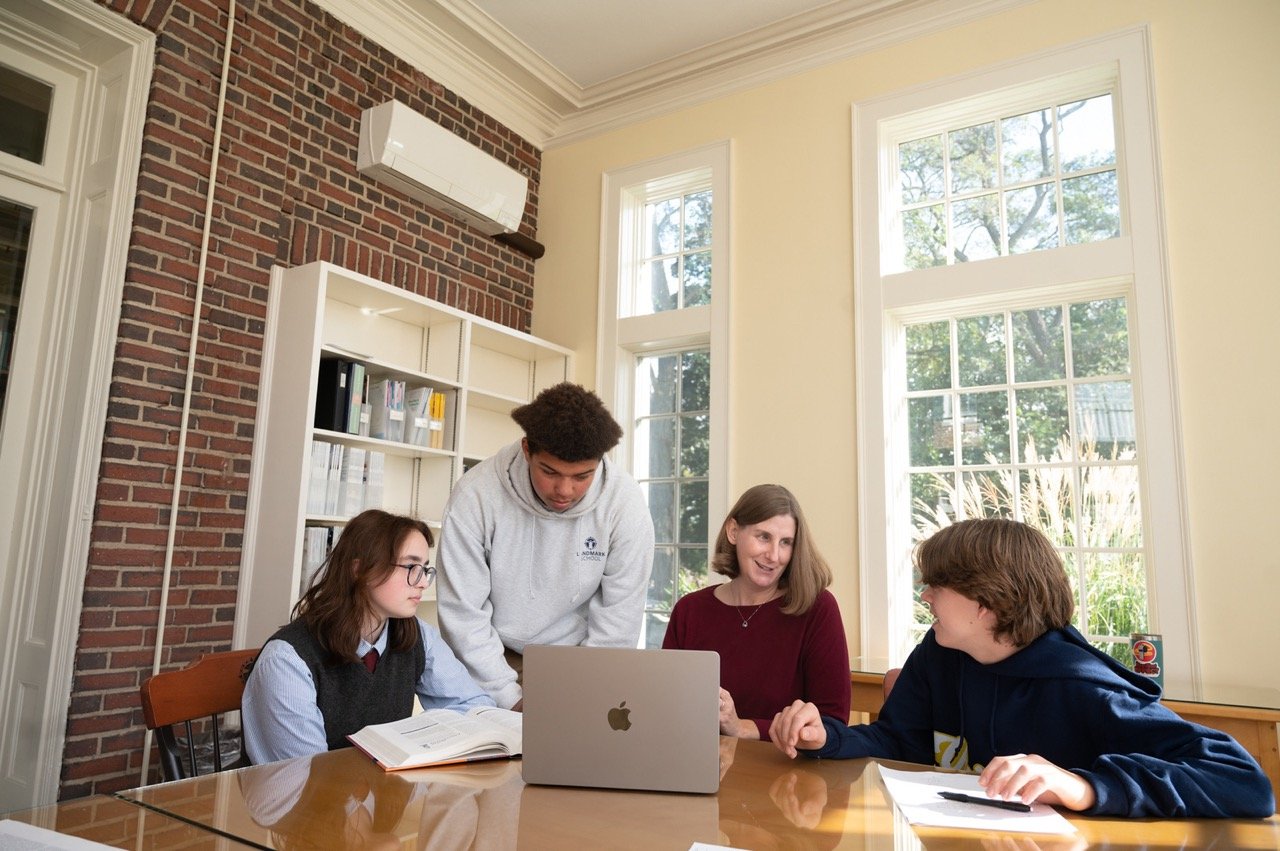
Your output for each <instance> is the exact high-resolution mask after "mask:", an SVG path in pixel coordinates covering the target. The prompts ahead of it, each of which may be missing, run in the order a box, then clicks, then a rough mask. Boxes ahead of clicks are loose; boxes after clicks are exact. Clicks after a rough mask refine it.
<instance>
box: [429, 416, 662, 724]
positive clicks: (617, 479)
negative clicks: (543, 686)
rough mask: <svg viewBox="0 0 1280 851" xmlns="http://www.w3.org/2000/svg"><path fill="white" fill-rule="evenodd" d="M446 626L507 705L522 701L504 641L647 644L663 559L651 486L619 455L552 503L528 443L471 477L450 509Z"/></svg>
mask: <svg viewBox="0 0 1280 851" xmlns="http://www.w3.org/2000/svg"><path fill="white" fill-rule="evenodd" d="M438 562H439V567H440V587H439V591H438V603H437V605H438V608H439V615H440V631H441V633H442V634H443V635H444V638H445V640H446V641H447V642H448V643H449V646H450V647H452V648H453V652H454V653H455V654H456V655H457V657H458V658H459V659H461V660H462V663H463V664H464V665H466V666H467V670H468V671H469V672H470V673H471V676H472V677H474V678H475V680H476V682H478V683H479V684H480V685H481V686H482V687H483V688H484V689H485V690H486V691H487V692H489V694H490V695H492V696H493V699H494V700H495V701H496V702H497V704H498V705H499V706H501V707H504V708H510V707H511V706H513V705H515V703H516V702H517V701H519V700H520V697H521V691H520V686H519V685H518V684H517V683H516V675H515V672H514V671H512V670H511V668H510V666H508V665H507V663H506V661H505V660H504V659H503V651H504V648H510V649H511V650H514V651H516V652H517V653H520V652H523V651H524V647H525V645H526V644H590V645H595V646H609V647H635V646H636V644H637V642H638V641H639V638H640V628H641V625H642V623H643V619H644V601H645V591H646V589H647V588H648V584H649V573H650V571H651V570H652V568H653V521H652V520H651V519H650V517H649V508H648V505H647V503H646V502H645V498H644V494H643V493H642V492H641V490H640V486H639V485H637V484H636V483H635V480H633V479H632V478H631V477H630V476H628V475H627V474H626V473H625V472H623V471H622V470H619V469H618V468H617V467H615V466H614V465H613V464H611V463H610V462H609V460H608V459H607V458H606V459H603V460H602V461H601V462H600V469H599V470H598V471H597V472H596V475H595V479H594V480H593V481H592V483H591V487H590V488H589V489H588V490H587V493H586V495H584V496H583V498H582V499H581V501H579V502H578V504H577V505H575V506H573V507H572V508H570V509H568V510H567V511H564V512H562V513H557V512H555V511H551V510H549V509H547V508H546V507H544V506H543V504H542V502H541V501H540V500H539V499H538V497H537V494H536V493H535V492H534V490H533V485H532V483H531V482H530V480H529V464H528V461H526V460H525V457H524V452H523V451H522V449H521V443H520V441H518V440H517V441H516V442H515V443H513V444H511V445H510V446H507V447H505V448H503V449H501V450H499V451H498V453H497V454H496V455H494V456H493V457H491V458H488V459H486V460H485V461H483V462H481V463H480V464H478V465H477V466H476V467H475V468H474V469H473V470H471V471H470V472H468V473H467V474H466V475H465V476H463V477H462V480H461V481H459V482H458V484H457V485H456V486H455V487H454V489H453V494H452V495H451V496H450V497H449V503H448V505H446V506H445V510H444V529H443V530H442V532H441V534H440V550H439V556H438Z"/></svg>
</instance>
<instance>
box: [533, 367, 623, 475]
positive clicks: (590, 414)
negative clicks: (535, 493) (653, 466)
mask: <svg viewBox="0 0 1280 851" xmlns="http://www.w3.org/2000/svg"><path fill="white" fill-rule="evenodd" d="M511 419H513V420H515V421H516V422H517V423H519V424H520V428H522V429H524V436H525V443H526V445H527V446H528V449H529V452H530V454H532V453H535V452H547V453H549V454H551V455H554V456H555V457H556V458H559V459H560V460H561V461H569V462H575V461H599V460H600V459H601V458H603V457H604V454H605V453H606V452H608V451H609V450H610V449H612V448H613V447H615V446H617V445H618V441H619V440H620V439H621V438H622V426H620V425H618V423H617V422H616V421H615V420H614V419H613V416H612V415H611V414H610V413H609V411H608V409H607V408H605V406H604V402H602V401H600V397H599V396H597V395H596V394H594V393H592V392H591V391H590V390H587V389H586V388H585V387H582V386H580V385H578V384H571V383H569V382H568V381H565V382H562V383H560V384H557V385H555V386H554V387H548V388H547V389H546V390H543V391H542V392H541V393H539V394H538V395H537V397H536V398H535V399H534V400H533V401H532V402H530V403H529V404H527V405H521V406H520V407H519V408H516V409H515V410H514V411H512V412H511Z"/></svg>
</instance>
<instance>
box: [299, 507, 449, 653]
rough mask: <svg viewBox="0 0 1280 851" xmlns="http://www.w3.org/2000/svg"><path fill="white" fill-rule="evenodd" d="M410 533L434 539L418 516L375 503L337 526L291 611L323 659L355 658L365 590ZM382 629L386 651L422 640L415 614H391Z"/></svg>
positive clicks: (367, 604) (390, 568) (385, 573)
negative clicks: (323, 654) (335, 538)
mask: <svg viewBox="0 0 1280 851" xmlns="http://www.w3.org/2000/svg"><path fill="white" fill-rule="evenodd" d="M410 532H420V533H421V534H422V537H424V538H426V539H427V546H428V547H431V546H433V545H434V544H435V539H434V538H433V537H432V535H431V530H430V529H429V528H427V524H426V523H423V522H422V521H421V520H416V519H414V518H412V517H405V516H403V515H398V514H391V513H389V512H386V511H381V510H379V509H376V508H375V509H370V510H368V511H365V512H362V513H360V514H358V515H357V516H356V517H354V518H352V519H351V521H350V522H348V523H347V525H346V528H344V529H343V530H342V534H341V535H340V536H339V537H338V542H337V543H336V544H334V547H333V549H332V550H331V551H330V552H329V556H328V558H326V559H325V561H324V565H323V566H322V567H321V568H320V570H319V572H317V574H316V578H315V580H314V581H313V582H312V583H311V587H310V588H308V589H307V591H306V593H304V594H303V595H302V597H301V599H299V600H298V602H297V604H295V605H294V607H293V616H294V617H295V618H299V619H301V620H302V622H303V623H305V624H306V625H307V629H308V630H310V632H311V634H312V635H314V636H315V638H316V641H318V642H319V643H320V646H321V647H322V648H324V650H325V652H326V654H327V656H328V662H329V664H333V665H336V664H342V663H345V662H355V661H358V660H357V657H356V648H357V647H359V646H360V633H361V630H362V629H363V628H364V623H365V620H366V619H367V618H368V617H369V616H370V615H371V614H372V613H373V603H372V602H371V601H370V599H369V589H370V588H373V587H375V586H377V585H380V584H381V583H382V582H383V581H385V580H386V579H387V577H389V576H391V574H392V573H394V572H396V571H397V569H398V568H396V566H395V561H396V553H397V552H398V551H399V549H400V545H401V544H403V543H404V539H405V538H406V537H408V535H409V533H410ZM393 581H394V579H393ZM387 629H388V630H390V632H389V634H388V635H387V649H388V650H411V649H412V648H413V645H414V642H418V641H421V640H422V638H421V635H420V633H419V631H418V624H417V620H416V619H415V618H391V619H389V621H388V623H387Z"/></svg>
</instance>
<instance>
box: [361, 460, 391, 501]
mask: <svg viewBox="0 0 1280 851" xmlns="http://www.w3.org/2000/svg"><path fill="white" fill-rule="evenodd" d="M365 456H366V457H365V462H364V507H365V508H381V507H382V493H383V478H384V476H385V471H386V468H387V456H386V454H385V453H382V452H379V451H377V450H376V449H370V450H369V451H368V452H366V453H365Z"/></svg>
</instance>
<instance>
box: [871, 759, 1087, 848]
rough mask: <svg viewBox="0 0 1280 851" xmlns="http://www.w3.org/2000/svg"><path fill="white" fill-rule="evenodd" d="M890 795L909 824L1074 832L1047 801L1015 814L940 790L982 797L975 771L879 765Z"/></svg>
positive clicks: (1027, 831)
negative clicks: (957, 798) (948, 795)
mask: <svg viewBox="0 0 1280 851" xmlns="http://www.w3.org/2000/svg"><path fill="white" fill-rule="evenodd" d="M878 767H879V769H880V777H881V778H882V779H883V780H884V785H885V788H886V789H888V790H889V797H891V798H892V799H893V802H894V804H896V805H897V806H898V809H899V810H901V811H902V814H903V815H904V816H906V819H907V821H909V822H911V823H912V824H918V825H925V826H929V827H971V828H981V829H983V830H1011V831H1017V832H1019V833H1058V834H1067V833H1075V831H1076V829H1075V827H1073V826H1072V824H1071V822H1069V821H1067V820H1066V819H1065V818H1063V817H1062V814H1061V813H1059V812H1058V811H1057V810H1055V809H1053V808H1052V807H1050V806H1048V805H1046V804H1032V805H1031V811H1030V812H1027V813H1017V812H1012V811H1010V810H1005V809H999V808H997V807H992V806H984V805H982V804H968V803H961V802H958V801H948V800H945V799H943V798H941V797H939V796H938V793H939V792H960V793H963V794H967V795H973V796H975V797H980V798H985V797H986V796H987V795H986V792H984V791H983V789H982V787H981V786H979V785H978V776H977V775H976V774H953V773H949V772H944V771H899V770H897V769H893V768H885V767H884V766H883V765H880V766H878Z"/></svg>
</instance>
